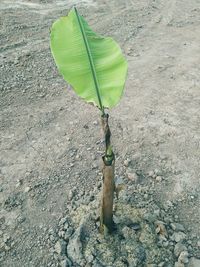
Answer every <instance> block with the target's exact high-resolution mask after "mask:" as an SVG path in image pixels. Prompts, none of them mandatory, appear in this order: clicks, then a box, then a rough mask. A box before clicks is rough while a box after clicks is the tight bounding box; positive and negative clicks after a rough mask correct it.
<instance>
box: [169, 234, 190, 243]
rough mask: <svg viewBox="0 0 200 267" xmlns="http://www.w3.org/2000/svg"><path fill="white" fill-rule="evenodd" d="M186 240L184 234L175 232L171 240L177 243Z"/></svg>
mask: <svg viewBox="0 0 200 267" xmlns="http://www.w3.org/2000/svg"><path fill="white" fill-rule="evenodd" d="M185 238H186V234H184V233H183V232H175V233H173V235H172V236H171V239H172V240H174V241H175V242H176V243H178V242H180V241H181V240H184V239H185Z"/></svg>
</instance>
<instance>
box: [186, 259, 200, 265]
mask: <svg viewBox="0 0 200 267" xmlns="http://www.w3.org/2000/svg"><path fill="white" fill-rule="evenodd" d="M199 266H200V259H197V258H194V257H192V258H191V259H190V261H189V264H188V267H199Z"/></svg>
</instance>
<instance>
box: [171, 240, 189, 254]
mask: <svg viewBox="0 0 200 267" xmlns="http://www.w3.org/2000/svg"><path fill="white" fill-rule="evenodd" d="M183 251H187V248H186V246H185V245H184V244H183V243H182V242H178V243H177V244H176V245H175V247H174V255H175V256H176V257H177V258H178V257H179V255H180V254H181V252H183Z"/></svg>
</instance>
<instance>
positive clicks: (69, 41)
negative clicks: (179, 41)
mask: <svg viewBox="0 0 200 267" xmlns="http://www.w3.org/2000/svg"><path fill="white" fill-rule="evenodd" d="M50 39H51V44H50V46H51V52H52V55H53V58H54V60H55V63H56V65H57V67H58V70H59V72H60V73H61V74H62V76H63V78H64V79H65V80H66V81H67V82H68V83H69V84H70V85H71V86H72V87H73V89H74V91H75V92H76V94H77V95H78V96H80V97H81V98H82V99H84V100H85V101H87V102H89V103H93V104H94V105H95V106H97V107H98V108H99V110H100V111H101V123H102V129H103V133H104V138H105V155H104V156H103V157H102V160H103V193H102V204H101V214H100V218H101V229H103V230H104V233H106V232H112V231H113V229H114V223H113V199H114V191H115V181H114V172H115V155H114V152H113V149H112V146H111V142H110V137H111V132H110V128H109V124H108V118H109V115H108V114H107V113H106V112H105V109H109V108H112V107H114V106H115V105H116V104H117V103H118V102H119V100H120V98H121V96H122V93H123V89H124V84H125V80H126V76H127V61H126V59H125V58H124V56H123V55H122V52H121V49H120V47H119V45H118V44H117V43H116V42H115V41H114V40H113V39H112V38H110V37H106V38H105V37H102V36H100V35H98V34H96V33H95V32H93V31H92V30H91V28H90V27H89V25H88V24H87V22H86V21H85V19H84V18H83V17H82V16H81V15H79V13H78V11H77V9H76V8H73V9H72V10H71V11H70V12H69V14H68V16H65V17H61V18H59V19H58V20H57V21H55V22H54V23H53V25H52V28H51V38H50Z"/></svg>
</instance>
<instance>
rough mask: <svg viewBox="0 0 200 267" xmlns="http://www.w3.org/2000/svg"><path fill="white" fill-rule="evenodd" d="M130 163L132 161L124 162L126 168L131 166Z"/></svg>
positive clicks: (126, 160)
mask: <svg viewBox="0 0 200 267" xmlns="http://www.w3.org/2000/svg"><path fill="white" fill-rule="evenodd" d="M130 162H131V161H130V159H125V160H124V166H125V167H128V166H129V164H130Z"/></svg>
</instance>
